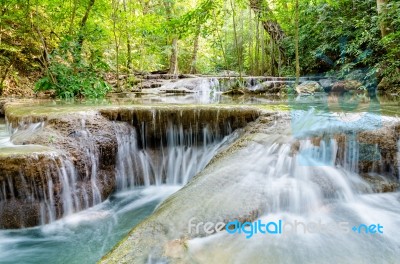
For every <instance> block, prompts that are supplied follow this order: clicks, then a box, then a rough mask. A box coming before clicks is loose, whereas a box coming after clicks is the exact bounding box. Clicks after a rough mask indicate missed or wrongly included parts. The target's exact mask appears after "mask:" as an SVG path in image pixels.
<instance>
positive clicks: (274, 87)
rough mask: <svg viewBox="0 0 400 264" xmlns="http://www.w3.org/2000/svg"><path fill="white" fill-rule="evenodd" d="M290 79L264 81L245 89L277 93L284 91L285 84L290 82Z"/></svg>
mask: <svg viewBox="0 0 400 264" xmlns="http://www.w3.org/2000/svg"><path fill="white" fill-rule="evenodd" d="M292 83H293V82H290V81H266V82H262V83H260V84H257V85H255V86H252V87H250V88H247V90H248V91H249V92H251V93H268V94H278V93H282V92H284V93H286V90H287V86H288V85H289V84H292Z"/></svg>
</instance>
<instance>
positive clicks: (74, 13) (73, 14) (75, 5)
mask: <svg viewBox="0 0 400 264" xmlns="http://www.w3.org/2000/svg"><path fill="white" fill-rule="evenodd" d="M76 9H78V1H77V0H73V7H72V12H71V20H70V22H69V30H68V34H69V35H70V36H71V35H72V32H73V30H74V22H75V16H76Z"/></svg>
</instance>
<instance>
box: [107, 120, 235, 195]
mask: <svg viewBox="0 0 400 264" xmlns="http://www.w3.org/2000/svg"><path fill="white" fill-rule="evenodd" d="M115 129H116V131H117V133H116V134H117V140H118V154H117V165H116V177H117V186H118V189H120V190H121V189H126V188H128V187H131V186H138V185H144V186H150V185H162V184H168V185H184V184H186V183H187V182H188V181H189V180H190V179H191V178H192V177H193V176H194V175H196V174H197V173H199V172H200V171H201V170H202V169H204V167H205V166H206V165H207V164H208V162H209V161H210V160H211V159H212V157H214V156H215V155H216V153H217V152H218V151H220V150H221V148H222V147H223V146H224V145H226V144H227V143H228V142H232V140H233V139H234V138H236V137H237V135H236V134H233V135H231V136H226V137H223V136H222V135H220V134H219V133H216V132H213V131H212V129H210V128H209V126H205V127H203V128H202V129H201V131H200V132H199V133H196V132H195V131H194V129H193V128H192V127H190V128H189V129H183V126H182V124H179V125H177V124H172V123H169V124H168V127H167V129H166V131H165V134H164V136H163V137H162V138H160V139H158V140H159V143H158V144H157V146H158V148H154V147H151V146H149V145H150V144H149V142H146V140H147V137H145V136H144V135H143V134H142V136H141V137H140V139H138V136H137V132H136V129H135V128H134V127H127V126H126V124H122V123H115ZM143 130H144V129H143ZM228 130H229V129H228ZM153 144H154V142H153ZM139 145H141V146H143V147H142V148H140V147H139Z"/></svg>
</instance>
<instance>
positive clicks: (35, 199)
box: [0, 152, 84, 226]
mask: <svg viewBox="0 0 400 264" xmlns="http://www.w3.org/2000/svg"><path fill="white" fill-rule="evenodd" d="M26 159H27V160H26V162H27V163H34V164H37V167H36V168H35V169H32V168H28V167H27V166H23V165H24V164H21V168H20V171H19V175H8V176H7V179H6V180H3V181H2V182H1V188H0V204H1V206H2V208H3V210H4V211H3V215H2V217H3V218H7V216H8V213H11V214H14V213H15V210H16V209H19V208H22V210H20V211H21V212H20V213H21V214H20V215H19V217H20V218H21V220H20V221H21V222H22V223H23V224H22V225H27V226H30V225H32V224H34V225H36V224H39V223H32V222H30V221H32V220H31V219H26V220H25V215H24V214H25V213H26V214H29V213H34V212H40V214H39V215H38V218H37V221H40V224H45V223H49V222H52V221H54V220H56V219H57V218H59V217H60V216H67V215H70V214H72V213H74V212H76V211H79V210H82V209H84V206H82V200H81V198H80V197H79V196H78V194H79V192H78V189H77V184H76V182H77V173H76V170H75V167H74V165H73V164H72V162H71V161H70V160H68V159H67V157H65V156H63V155H60V154H59V153H57V152H52V153H51V152H46V153H43V154H31V155H29V157H27V158H26ZM55 190H59V191H58V192H56V191H55ZM13 206H16V207H17V208H15V209H14V210H12V208H11V207H13ZM2 223H3V224H6V223H4V222H3V221H2ZM6 225H7V224H6Z"/></svg>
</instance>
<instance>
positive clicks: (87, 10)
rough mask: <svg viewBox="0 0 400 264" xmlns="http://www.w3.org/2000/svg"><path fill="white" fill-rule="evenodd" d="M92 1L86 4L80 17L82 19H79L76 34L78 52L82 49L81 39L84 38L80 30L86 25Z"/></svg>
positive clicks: (93, 0)
mask: <svg viewBox="0 0 400 264" xmlns="http://www.w3.org/2000/svg"><path fill="white" fill-rule="evenodd" d="M94 2H95V0H90V1H89V4H88V6H87V8H86V11H85V15H84V16H83V17H82V20H81V23H80V29H79V36H78V54H80V52H81V50H82V45H83V41H84V40H85V37H84V35H83V32H82V31H83V29H84V28H85V26H86V23H87V20H88V19H89V14H90V10H92V7H93V5H94Z"/></svg>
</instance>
